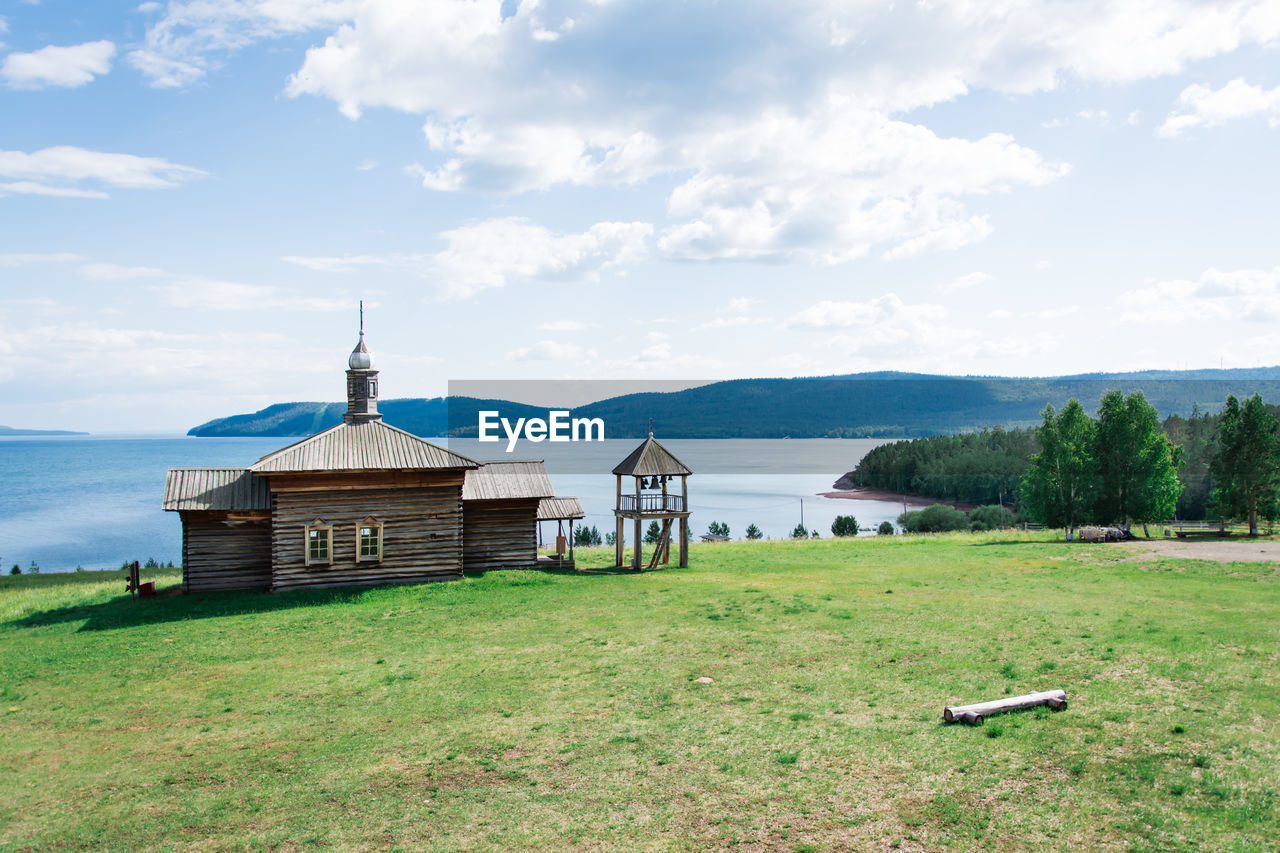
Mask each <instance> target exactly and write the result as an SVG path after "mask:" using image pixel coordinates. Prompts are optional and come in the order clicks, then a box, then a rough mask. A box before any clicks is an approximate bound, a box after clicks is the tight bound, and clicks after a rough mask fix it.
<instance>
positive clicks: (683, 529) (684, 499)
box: [680, 474, 689, 569]
mask: <svg viewBox="0 0 1280 853" xmlns="http://www.w3.org/2000/svg"><path fill="white" fill-rule="evenodd" d="M680 511H681V512H683V513H684V515H682V516H681V517H680V568H682V569H687V568H689V475H688V474H681V475H680Z"/></svg>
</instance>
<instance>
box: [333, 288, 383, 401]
mask: <svg viewBox="0 0 1280 853" xmlns="http://www.w3.org/2000/svg"><path fill="white" fill-rule="evenodd" d="M342 419H343V420H344V421H346V422H347V423H349V424H353V423H358V422H360V421H380V420H382V415H380V414H379V413H378V371H376V370H374V369H373V356H371V355H369V348H368V347H367V346H365V344H364V302H363V301H362V302H361V303H360V340H359V341H358V342H356V348H355V349H353V350H352V351H351V356H350V357H349V358H348V359H347V413H346V414H345V415H343V416H342Z"/></svg>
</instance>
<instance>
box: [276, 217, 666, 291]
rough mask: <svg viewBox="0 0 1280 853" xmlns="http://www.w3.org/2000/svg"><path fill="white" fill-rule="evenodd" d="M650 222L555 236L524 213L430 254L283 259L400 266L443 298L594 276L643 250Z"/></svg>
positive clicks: (463, 233) (336, 265)
mask: <svg viewBox="0 0 1280 853" xmlns="http://www.w3.org/2000/svg"><path fill="white" fill-rule="evenodd" d="M652 234H653V226H652V225H648V224H646V223H643V222H597V223H596V224H595V225H592V226H591V227H590V228H588V229H587V230H586V231H584V232H582V233H581V234H557V233H554V232H552V231H551V230H550V229H547V228H544V227H542V226H540V225H535V224H533V223H531V222H529V221H528V220H526V219H520V218H518V217H504V218H497V219H486V220H483V221H481V222H477V223H473V224H470V225H463V226H460V227H458V228H454V229H451V230H449V231H445V232H443V233H441V234H440V235H439V236H440V238H441V239H442V240H444V241H445V242H446V243H447V246H446V247H445V248H444V249H443V250H441V251H439V252H436V253H435V254H390V255H343V256H340V257H338V256H332V257H328V256H318V257H311V256H302V255H286V256H285V257H284V259H283V260H285V261H288V262H289V263H292V264H297V265H299V266H303V267H306V268H307V269H312V270H316V271H319V272H331V273H345V272H353V271H355V270H358V269H362V268H367V267H387V268H393V269H404V270H409V271H411V272H414V273H415V274H417V275H419V276H421V277H423V278H426V279H428V280H430V281H432V282H433V283H434V284H435V286H436V292H437V295H438V296H440V297H441V298H443V299H464V298H467V297H470V296H474V295H475V294H476V293H479V292H480V291H482V290H487V289H490V288H499V287H505V286H506V285H507V284H508V283H509V282H512V281H525V280H534V279H537V280H541V281H595V280H597V279H598V278H599V276H600V273H601V272H602V271H604V270H605V269H608V268H611V267H617V266H625V265H628V264H633V263H636V262H637V261H639V260H641V259H642V258H643V257H644V256H645V255H646V254H647V253H648V242H649V238H650V237H651V236H652Z"/></svg>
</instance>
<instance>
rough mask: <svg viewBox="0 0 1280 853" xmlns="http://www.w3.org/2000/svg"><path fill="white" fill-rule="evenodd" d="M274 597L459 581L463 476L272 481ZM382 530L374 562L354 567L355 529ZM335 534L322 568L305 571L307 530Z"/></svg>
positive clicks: (278, 478)
mask: <svg viewBox="0 0 1280 853" xmlns="http://www.w3.org/2000/svg"><path fill="white" fill-rule="evenodd" d="M271 498H272V525H271V528H272V530H271V562H272V583H271V589H272V591H283V590H290V589H303V588H311V589H315V588H322V587H336V586H369V585H375V584H393V583H420V582H422V581H430V580H452V579H456V578H460V577H462V472H461V471H456V472H454V471H447V472H440V473H439V474H416V475H404V474H401V475H388V474H381V475H380V474H351V475H346V476H339V475H333V474H328V475H324V476H290V477H284V476H279V475H277V476H273V477H272V478H271ZM369 517H373V518H374V519H376V520H377V521H378V523H380V524H381V525H382V555H381V559H380V560H378V561H369V560H365V561H357V560H356V551H357V547H358V541H357V532H356V527H357V525H359V524H361V523H362V522H364V521H365V519H367V518H369ZM317 519H319V520H321V521H323V522H324V523H325V524H326V525H329V526H330V527H332V528H333V549H332V553H331V554H330V561H329V563H327V564H325V565H311V566H308V565H306V553H305V548H306V545H305V536H306V529H307V526H308V525H310V524H311V523H313V522H314V521H316V520H317Z"/></svg>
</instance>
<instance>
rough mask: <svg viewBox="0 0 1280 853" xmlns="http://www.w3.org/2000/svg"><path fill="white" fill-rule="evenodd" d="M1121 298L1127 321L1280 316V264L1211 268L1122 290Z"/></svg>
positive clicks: (1161, 322) (1265, 319)
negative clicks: (1195, 275)
mask: <svg viewBox="0 0 1280 853" xmlns="http://www.w3.org/2000/svg"><path fill="white" fill-rule="evenodd" d="M1117 303H1118V304H1119V305H1120V306H1121V307H1122V308H1124V309H1125V311H1124V313H1123V314H1122V315H1121V317H1120V319H1121V320H1122V321H1123V322H1127V323H1145V324H1159V325H1172V324H1177V323H1187V322H1195V323H1203V322H1206V321H1209V320H1227V319H1233V318H1237V319H1245V320H1255V321H1262V322H1269V323H1270V322H1275V321H1276V320H1278V319H1280V267H1276V268H1275V269H1272V270H1219V269H1208V270H1205V272H1204V273H1202V274H1201V275H1200V278H1198V279H1196V280H1194V281H1192V280H1189V279H1174V280H1170V281H1161V282H1157V283H1155V284H1152V285H1149V286H1147V287H1142V288H1138V289H1136V290H1131V291H1128V292H1127V293H1122V294H1121V295H1120V297H1119V299H1118V300H1117Z"/></svg>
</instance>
